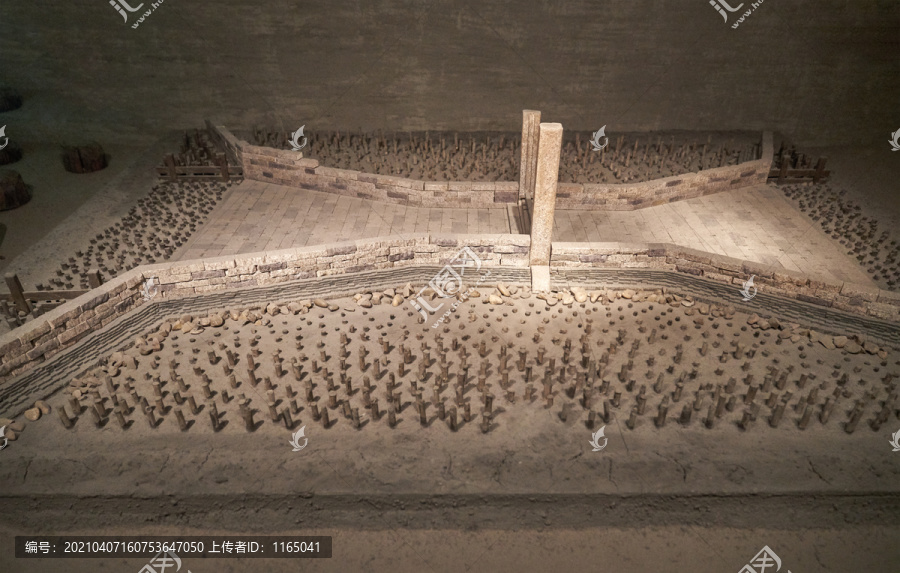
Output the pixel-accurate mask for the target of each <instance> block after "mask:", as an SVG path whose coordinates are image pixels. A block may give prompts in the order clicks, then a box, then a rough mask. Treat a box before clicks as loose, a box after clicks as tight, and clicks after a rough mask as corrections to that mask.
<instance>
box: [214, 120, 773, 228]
mask: <svg viewBox="0 0 900 573" xmlns="http://www.w3.org/2000/svg"><path fill="white" fill-rule="evenodd" d="M206 126H207V128H208V129H209V130H210V132H211V133H212V134H213V139H214V140H215V141H217V142H218V143H219V144H220V145H222V146H223V147H224V148H225V149H226V151H227V153H228V154H229V159H231V160H234V161H236V162H238V163H241V165H242V166H243V168H244V177H245V178H246V179H253V180H256V181H267V182H271V183H278V184H279V185H287V186H289V187H299V188H301V189H311V190H314V191H322V192H324V193H335V194H337V195H346V196H348V197H359V198H361V199H373V200H376V201H383V202H387V203H399V204H401V205H411V206H415V207H447V208H468V207H473V208H492V207H493V208H505V207H507V206H508V205H516V204H517V203H518V199H519V183H518V182H515V181H496V182H478V181H450V182H447V181H419V180H417V179H406V178H403V177H393V176H389V175H373V174H369V173H364V172H362V171H351V170H348V169H336V168H333V167H325V166H323V165H319V162H318V160H316V159H309V158H303V156H302V154H301V153H298V152H296V151H288V150H283V149H274V148H271V147H260V146H258V145H251V144H249V143H247V142H246V141H243V140H239V139H237V138H236V137H235V136H234V135H233V134H232V133H231V132H230V131H228V129H227V128H226V127H225V126H222V125H214V124H213V123H212V122H211V121H209V120H206ZM761 149H762V151H761V157H762V158H761V159H757V160H755V161H748V162H744V163H740V164H738V165H730V166H727V167H718V168H715V169H708V170H706V171H700V172H697V173H685V174H683V175H677V176H673V177H666V178H664V179H655V180H653V181H645V182H642V183H624V184H617V185H607V184H581V183H560V184H559V186H558V190H557V200H556V207H557V208H558V209H590V210H601V211H624V210H633V209H641V208H644V207H652V206H655V205H662V204H664V203H671V202H673V201H681V200H683V199H690V198H692V197H700V196H703V195H710V194H713V193H719V192H722V191H730V190H732V189H739V188H742V187H747V186H751V185H758V184H760V183H765V182H766V179H767V178H768V176H769V170H770V169H771V166H772V154H773V153H774V151H773V148H772V134H771V133H770V132H765V133H763V135H762V145H761Z"/></svg>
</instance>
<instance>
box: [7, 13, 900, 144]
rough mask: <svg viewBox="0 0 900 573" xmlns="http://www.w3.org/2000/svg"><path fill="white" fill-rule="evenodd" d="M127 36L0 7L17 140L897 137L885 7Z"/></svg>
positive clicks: (397, 18)
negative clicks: (769, 133)
mask: <svg viewBox="0 0 900 573" xmlns="http://www.w3.org/2000/svg"><path fill="white" fill-rule="evenodd" d="M735 3H736V2H735ZM132 4H133V5H137V4H138V2H137V0H133V2H132ZM144 4H145V7H144V10H146V9H148V8H149V7H150V2H145V3H144ZM745 4H748V5H749V3H745ZM142 11H143V10H142ZM135 19H136V16H135V15H132V16H131V18H130V20H129V23H128V24H126V23H125V22H123V20H122V18H121V16H119V14H117V13H116V11H115V10H114V9H113V8H112V7H111V6H110V5H109V3H108V2H105V1H90V2H88V1H73V2H49V1H47V0H39V1H36V2H3V3H0V54H2V56H0V58H2V65H0V83H4V84H11V85H14V86H16V87H18V88H20V89H21V90H22V91H23V92H24V95H25V96H26V104H25V105H26V107H27V108H28V109H29V110H30V111H27V112H26V114H25V115H21V116H17V117H23V118H25V117H27V118H28V119H29V120H30V122H31V124H30V125H28V126H27V130H26V129H20V130H19V131H18V132H17V133H19V134H22V133H23V131H24V132H26V133H25V135H27V136H34V137H37V136H42V137H45V138H49V139H51V140H53V139H54V138H59V137H60V135H61V134H82V135H84V136H86V137H88V136H90V137H96V138H98V139H101V140H103V141H108V140H109V139H112V138H115V139H118V140H123V141H124V140H129V139H131V140H142V139H145V138H147V137H148V136H149V135H150V134H157V135H158V134H160V133H162V132H165V131H167V130H171V129H182V128H185V127H194V126H199V125H200V124H201V123H202V120H203V118H204V117H213V118H214V119H215V120H216V121H217V122H222V123H225V124H227V125H229V126H234V127H238V126H251V125H253V124H254V123H267V124H269V125H272V126H277V127H280V128H282V129H285V130H294V129H296V128H297V127H299V126H300V125H303V124H306V125H307V129H308V130H309V131H314V130H316V129H323V128H338V129H348V128H352V129H356V128H363V129H374V128H384V129H388V130H391V129H397V130H416V129H451V130H453V129H458V130H479V129H497V130H509V131H518V129H519V128H520V122H521V110H522V109H540V110H542V111H543V113H544V120H545V121H552V122H560V123H562V124H563V125H564V127H565V128H566V129H578V130H595V129H597V128H599V127H600V126H601V125H604V124H606V125H607V126H608V128H607V131H608V132H609V133H614V132H621V131H637V130H639V131H644V130H666V129H690V130H711V129H712V130H715V129H723V130H730V129H742V130H759V131H762V130H766V129H769V130H773V131H778V132H782V133H786V134H789V135H793V136H795V137H796V139H797V140H798V141H799V142H800V143H813V142H817V143H821V144H826V143H840V144H857V143H866V142H870V141H881V140H883V139H885V136H886V135H887V134H888V133H889V132H890V131H893V130H895V129H897V127H898V126H897V125H896V123H897V116H896V101H897V94H898V93H900V58H897V53H898V48H900V34H898V29H900V3H897V2H894V1H889V0H865V1H860V2H846V1H843V0H841V1H838V0H823V1H820V2H816V3H810V2H807V1H801V0H778V1H775V0H769V1H768V2H764V3H763V4H762V5H760V7H759V8H758V9H757V10H756V11H755V12H754V13H753V15H752V16H751V17H749V18H748V19H747V20H746V21H744V22H743V23H741V25H740V27H739V28H738V29H732V28H731V26H730V25H729V24H730V23H731V22H733V20H734V16H732V19H731V21H730V22H729V24H726V23H724V22H723V21H722V18H721V16H719V14H717V13H716V11H715V10H714V9H713V8H712V7H711V6H710V5H709V3H708V2H707V1H706V0H695V1H690V2H687V1H684V0H633V1H628V2H625V1H622V0H619V1H612V2H597V1H596V0H564V1H563V0H518V1H515V2H513V1H512V0H498V1H496V2H489V3H485V2H471V1H468V0H449V1H443V2H442V1H437V2H425V1H423V0H419V1H410V0H408V1H386V0H373V1H366V2H361V1H354V2H312V1H310V2H287V3H285V2H247V1H245V0H240V1H239V0H218V1H216V2H202V3H198V2H187V1H184V0H166V1H165V2H164V3H163V4H161V5H160V6H159V8H158V9H156V10H155V12H154V13H153V14H151V15H150V16H149V17H148V18H147V19H146V20H145V21H144V22H142V23H141V24H140V26H139V27H138V28H137V29H133V28H132V27H131V24H132V23H133V22H134V21H135ZM13 113H17V112H13ZM10 117H12V116H10ZM8 131H9V130H8Z"/></svg>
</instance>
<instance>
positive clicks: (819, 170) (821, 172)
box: [813, 157, 828, 183]
mask: <svg viewBox="0 0 900 573" xmlns="http://www.w3.org/2000/svg"><path fill="white" fill-rule="evenodd" d="M827 160H828V158H827V157H820V158H819V161H818V163H816V174H815V175H814V176H813V183H818V182H819V181H821V180H822V178H823V177H826V176H827V175H826V172H825V162H826V161H827Z"/></svg>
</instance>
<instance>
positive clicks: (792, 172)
mask: <svg viewBox="0 0 900 573" xmlns="http://www.w3.org/2000/svg"><path fill="white" fill-rule="evenodd" d="M816 173H817V171H816V170H815V169H788V170H787V171H786V172H785V176H786V177H815V175H816ZM829 175H831V171H827V170H826V171H822V176H824V177H827V176H829ZM780 176H781V170H780V169H773V170H771V171H769V178H773V177H780Z"/></svg>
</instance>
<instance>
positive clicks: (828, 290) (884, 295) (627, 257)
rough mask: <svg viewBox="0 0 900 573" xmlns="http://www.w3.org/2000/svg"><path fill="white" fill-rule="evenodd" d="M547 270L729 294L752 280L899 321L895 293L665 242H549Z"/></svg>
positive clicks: (796, 296) (899, 299)
mask: <svg viewBox="0 0 900 573" xmlns="http://www.w3.org/2000/svg"><path fill="white" fill-rule="evenodd" d="M550 266H551V268H554V269H562V268H631V269H639V268H645V269H662V270H670V271H675V272H678V273H685V274H689V275H693V276H699V277H704V278H707V279H712V280H715V281H718V282H722V283H727V284H732V285H734V287H735V289H736V291H735V292H737V290H739V289H740V288H741V287H742V285H743V283H744V281H746V280H748V279H749V278H750V276H751V275H755V276H754V279H753V282H754V285H755V286H756V287H757V289H758V291H759V292H765V293H769V294H775V295H778V296H782V297H787V298H790V299H793V300H798V301H801V302H805V303H810V304H815V305H818V306H822V307H827V308H833V309H837V310H842V311H845V312H852V313H854V314H861V315H865V316H871V317H874V318H878V319H882V320H889V321H892V322H900V293H892V292H890V291H886V290H881V289H879V288H877V287H871V286H866V285H858V284H854V283H825V282H822V281H819V280H815V279H810V278H809V277H807V276H805V275H803V274H801V273H798V272H794V271H789V270H785V269H776V268H772V267H771V266H767V265H764V264H762V263H757V262H754V261H742V260H740V259H734V258H731V257H726V256H722V255H716V254H711V253H707V252H704V251H697V250H694V249H689V248H686V247H680V246H678V245H673V244H670V243H647V244H626V243H553V250H552V253H551V255H550Z"/></svg>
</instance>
